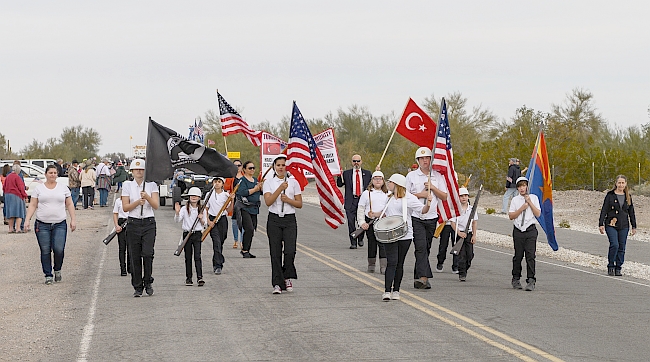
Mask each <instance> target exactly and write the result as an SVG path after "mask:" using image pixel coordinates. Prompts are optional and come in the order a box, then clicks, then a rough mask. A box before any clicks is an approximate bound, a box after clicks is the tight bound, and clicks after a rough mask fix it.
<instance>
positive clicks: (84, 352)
mask: <svg viewBox="0 0 650 362" xmlns="http://www.w3.org/2000/svg"><path fill="white" fill-rule="evenodd" d="M109 225H110V222H109ZM103 249H104V250H103V251H102V258H101V260H100V261H99V267H98V268H97V276H96V277H95V284H94V286H93V295H92V298H91V299H90V307H89V308H88V321H87V322H86V325H85V326H84V331H83V334H82V336H81V343H79V353H78V354H77V362H85V361H87V358H88V350H89V349H90V342H91V341H92V339H93V332H94V330H95V311H96V310H97V296H98V295H99V284H100V282H101V278H102V270H104V260H105V259H106V250H107V249H108V248H103Z"/></svg>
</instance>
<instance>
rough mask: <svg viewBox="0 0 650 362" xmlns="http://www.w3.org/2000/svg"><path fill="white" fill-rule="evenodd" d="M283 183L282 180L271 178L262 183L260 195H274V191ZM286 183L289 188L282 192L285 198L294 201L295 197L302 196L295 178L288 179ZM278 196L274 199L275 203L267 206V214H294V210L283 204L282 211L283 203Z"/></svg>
mask: <svg viewBox="0 0 650 362" xmlns="http://www.w3.org/2000/svg"><path fill="white" fill-rule="evenodd" d="M283 182H284V179H281V178H278V177H277V176H273V178H271V179H268V180H266V181H265V182H264V186H263V187H262V194H266V193H267V192H268V193H271V194H272V193H274V192H275V190H277V189H278V187H280V185H281V184H282V183H283ZM287 183H288V184H289V186H288V187H287V188H286V190H284V193H285V194H286V195H287V197H289V198H290V199H295V196H296V195H300V194H302V191H301V190H300V184H298V181H296V179H295V178H293V177H289V179H288V180H287ZM280 196H281V194H280ZM280 196H278V198H277V199H275V202H274V203H273V204H271V206H269V212H272V213H274V214H277V215H281V214H282V213H283V212H284V214H285V215H288V214H295V213H296V209H295V208H294V207H293V206H291V205H289V204H287V203H284V211H282V204H283V202H282V200H280Z"/></svg>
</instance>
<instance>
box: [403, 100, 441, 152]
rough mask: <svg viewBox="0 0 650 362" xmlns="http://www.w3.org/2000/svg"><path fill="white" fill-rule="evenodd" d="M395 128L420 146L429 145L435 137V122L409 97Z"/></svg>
mask: <svg viewBox="0 0 650 362" xmlns="http://www.w3.org/2000/svg"><path fill="white" fill-rule="evenodd" d="M395 130H396V131H397V132H398V133H399V134H401V135H402V136H404V137H405V138H406V139H408V140H409V141H411V142H413V143H415V144H416V145H418V146H420V147H430V146H431V142H432V140H434V139H436V123H435V122H434V121H433V119H431V117H429V115H428V114H426V113H425V112H424V111H423V110H422V108H420V107H419V106H418V105H417V104H416V103H415V102H414V101H413V99H411V98H409V101H408V102H407V103H406V108H404V113H402V118H401V119H400V120H399V122H398V123H397V127H396V128H395Z"/></svg>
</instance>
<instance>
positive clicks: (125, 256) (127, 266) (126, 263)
mask: <svg viewBox="0 0 650 362" xmlns="http://www.w3.org/2000/svg"><path fill="white" fill-rule="evenodd" d="M125 221H126V219H125V218H123V217H121V218H119V219H117V224H118V225H122V224H123V223H124V222H125ZM117 245H118V251H117V255H118V258H119V259H120V271H123V270H126V271H127V272H129V273H131V253H127V248H126V228H124V229H122V231H120V232H119V233H118V234H117Z"/></svg>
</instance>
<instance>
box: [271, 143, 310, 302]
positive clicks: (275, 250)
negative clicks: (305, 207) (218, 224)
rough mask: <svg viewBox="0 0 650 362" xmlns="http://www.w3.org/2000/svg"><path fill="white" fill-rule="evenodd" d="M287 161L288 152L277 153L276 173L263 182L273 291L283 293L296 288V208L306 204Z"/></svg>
mask: <svg viewBox="0 0 650 362" xmlns="http://www.w3.org/2000/svg"><path fill="white" fill-rule="evenodd" d="M286 163H287V156H286V155H284V154H279V155H278V156H276V157H275V160H273V166H272V167H273V171H274V175H273V177H271V178H269V179H267V180H266V182H264V186H263V194H264V203H265V204H266V206H268V207H269V216H268V218H267V222H266V232H267V234H268V236H269V252H270V254H271V284H272V285H273V294H281V293H282V291H283V290H286V291H287V292H292V291H293V282H292V281H291V279H298V274H297V272H296V266H295V265H294V260H295V258H296V239H297V238H298V224H297V223H296V209H301V208H302V191H301V190H300V184H298V181H296V179H295V178H292V177H289V176H290V175H289V174H288V173H287V168H286ZM283 249H284V250H283ZM283 255H284V263H283V260H282V256H283Z"/></svg>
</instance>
